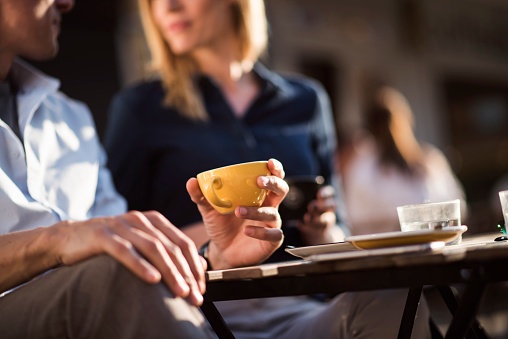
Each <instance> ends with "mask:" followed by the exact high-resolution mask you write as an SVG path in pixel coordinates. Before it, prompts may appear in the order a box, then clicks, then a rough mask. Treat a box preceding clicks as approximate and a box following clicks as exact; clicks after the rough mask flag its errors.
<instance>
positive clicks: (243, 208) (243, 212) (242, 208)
mask: <svg viewBox="0 0 508 339" xmlns="http://www.w3.org/2000/svg"><path fill="white" fill-rule="evenodd" d="M239 212H240V215H241V216H244V215H247V209H246V208H245V207H240V208H239Z"/></svg>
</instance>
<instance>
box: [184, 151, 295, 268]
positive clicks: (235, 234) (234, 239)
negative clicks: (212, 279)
mask: <svg viewBox="0 0 508 339" xmlns="http://www.w3.org/2000/svg"><path fill="white" fill-rule="evenodd" d="M268 169H269V170H270V172H271V173H272V174H273V175H272V176H260V177H258V180H257V184H258V186H259V187H261V188H264V189H267V190H269V192H268V194H267V197H266V199H265V201H264V202H263V205H262V206H261V207H242V206H241V207H237V208H236V210H235V213H234V214H225V215H223V214H220V213H219V212H217V211H216V210H215V209H214V208H213V207H212V206H211V205H210V204H209V203H208V201H207V200H206V198H205V197H204V196H203V194H202V193H201V190H200V189H199V184H198V182H197V180H196V179H195V178H191V179H189V181H188V182H187V191H188V192H189V194H190V196H191V199H192V201H194V202H195V203H196V204H197V206H198V208H199V211H200V212H201V215H202V216H203V221H204V224H205V227H206V231H207V233H208V236H209V237H210V239H211V240H210V247H209V260H210V262H211V265H212V267H213V269H225V268H231V267H241V266H247V265H255V264H258V263H260V262H262V261H263V260H265V259H266V258H268V257H269V256H270V255H271V254H272V253H273V252H274V251H275V250H276V249H277V248H278V247H279V246H280V245H281V243H282V239H283V234H282V231H281V230H280V226H281V220H280V215H279V212H278V210H277V209H278V206H279V204H280V203H281V201H282V200H283V199H284V197H285V196H286V194H287V192H288V185H287V184H286V182H285V181H284V180H282V179H283V178H284V169H283V168H282V164H281V163H280V162H279V161H277V160H275V159H270V160H269V161H268Z"/></svg>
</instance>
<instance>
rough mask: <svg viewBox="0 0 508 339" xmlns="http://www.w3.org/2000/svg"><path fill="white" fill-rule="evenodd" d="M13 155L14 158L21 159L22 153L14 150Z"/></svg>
mask: <svg viewBox="0 0 508 339" xmlns="http://www.w3.org/2000/svg"><path fill="white" fill-rule="evenodd" d="M12 156H13V157H14V159H19V157H20V154H19V152H13V153H12Z"/></svg>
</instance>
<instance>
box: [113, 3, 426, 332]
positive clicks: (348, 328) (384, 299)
mask: <svg viewBox="0 0 508 339" xmlns="http://www.w3.org/2000/svg"><path fill="white" fill-rule="evenodd" d="M139 5H140V10H141V16H142V19H143V24H144V29H145V34H146V38H147V40H148V45H149V47H150V50H151V56H152V61H153V64H152V66H153V69H154V70H155V72H156V75H157V76H159V78H155V79H153V80H151V81H147V82H143V83H141V84H138V85H135V86H132V87H130V88H128V89H126V90H124V91H122V92H120V93H119V94H118V95H117V96H116V97H115V99H114V101H113V103H112V106H111V111H110V120H109V127H108V128H107V132H106V136H105V146H106V149H107V151H108V154H109V159H110V162H109V166H110V168H111V170H112V173H113V176H114V179H115V183H116V184H117V188H118V190H119V192H120V193H122V194H123V195H124V196H125V197H126V198H127V200H128V202H129V207H130V208H139V209H142V210H146V209H156V210H158V211H161V212H162V213H163V214H164V215H165V216H167V217H168V218H169V219H170V220H171V221H172V222H173V223H174V224H175V225H176V226H178V227H180V228H181V229H182V230H183V232H185V233H186V234H187V235H189V236H190V237H191V238H192V239H193V240H194V241H195V242H196V244H198V245H201V244H203V243H204V242H206V241H207V239H208V235H207V234H206V232H205V229H204V227H203V225H202V222H201V217H200V215H199V213H198V210H197V209H196V208H195V206H193V203H192V202H191V200H190V199H184V198H182V196H181V194H182V193H185V182H186V181H187V179H188V178H189V177H190V176H195V175H197V174H198V173H200V172H202V171H204V170H208V169H211V168H216V167H220V166H225V165H230V164H234V163H240V162H248V161H255V160H263V159H267V158H276V159H278V160H280V161H281V162H282V164H283V165H284V170H285V173H286V177H292V176H301V175H313V176H317V175H321V176H323V177H324V178H325V180H326V181H327V183H328V186H326V187H323V188H322V189H321V190H320V191H319V192H318V196H317V197H316V200H315V201H314V202H312V203H311V205H310V209H309V213H307V215H306V216H305V220H304V222H302V223H301V224H299V225H298V226H297V228H294V229H287V228H285V225H284V224H283V226H282V227H283V229H284V232H285V238H286V243H287V244H290V245H295V246H299V245H304V244H308V245H312V244H321V243H326V242H332V241H339V240H342V238H343V235H344V230H343V229H341V228H340V227H339V226H338V225H341V224H342V220H339V222H337V219H336V213H335V208H336V204H337V201H339V202H340V195H339V194H338V193H339V190H335V191H334V189H333V188H332V187H333V186H332V185H333V177H334V175H333V174H334V169H333V154H334V152H335V149H336V147H335V143H336V136H335V133H334V123H333V119H332V114H331V109H330V105H329V101H328V97H327V95H326V94H325V92H324V90H323V88H322V87H321V86H320V85H319V84H318V83H317V82H315V81H313V80H310V79H307V78H304V77H301V76H281V75H279V74H276V73H274V72H272V71H270V70H268V69H267V68H266V67H264V66H263V65H262V64H261V63H260V62H259V61H258V59H259V57H260V55H261V54H262V53H263V51H264V50H265V48H266V42H267V25H266V17H265V12H264V3H263V1H262V0H195V1H183V0H172V1H170V0H151V1H150V0H140V1H139ZM337 195H338V196H339V197H338V198H336V199H335V198H334V196H337ZM339 216H340V217H342V215H341V214H339ZM283 246H284V245H283ZM281 254H283V247H282V248H281V251H279V252H278V253H276V254H275V258H272V260H283V258H282V257H277V255H281ZM406 295H407V292H406V291H402V290H390V291H379V292H365V293H364V292H362V293H345V294H342V295H339V296H337V297H335V298H333V299H331V300H330V301H329V302H321V301H318V300H314V299H311V298H307V297H287V298H265V299H255V300H239V301H229V302H221V303H217V306H218V308H219V310H220V313H221V315H222V316H223V317H224V319H225V320H226V322H227V324H228V325H229V327H230V328H231V329H232V330H233V332H234V334H235V336H236V337H237V338H295V337H298V338H315V337H320V338H332V337H333V338H337V337H352V336H353V333H356V334H355V335H357V334H360V333H363V334H364V335H366V336H369V333H370V336H371V337H375V338H393V337H395V336H396V333H397V332H398V327H399V324H400V318H401V315H402V310H403V307H404V302H405V299H406ZM387 309H389V311H388V312H387V311H386V310H387ZM420 311H421V312H422V313H421V315H420V316H419V317H418V318H417V323H416V324H415V329H414V333H415V336H414V337H422V338H423V337H427V335H428V328H427V326H428V322H427V319H428V317H427V315H426V308H425V306H422V307H421V308H420Z"/></svg>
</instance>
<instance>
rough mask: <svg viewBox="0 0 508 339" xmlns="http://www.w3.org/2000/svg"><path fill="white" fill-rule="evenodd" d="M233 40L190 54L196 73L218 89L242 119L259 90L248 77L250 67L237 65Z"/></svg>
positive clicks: (252, 77)
mask: <svg viewBox="0 0 508 339" xmlns="http://www.w3.org/2000/svg"><path fill="white" fill-rule="evenodd" d="M238 50H239V48H238V44H237V42H236V40H235V39H223V40H222V42H221V43H219V44H216V45H215V46H214V48H206V49H200V50H196V51H194V53H193V54H192V56H193V58H194V60H195V61H196V63H197V65H198V68H199V71H200V72H201V73H203V74H205V75H207V76H209V77H210V78H211V79H213V81H214V82H215V83H216V84H217V85H218V86H219V87H220V88H221V90H222V92H223V94H224V97H225V99H226V100H227V101H228V103H229V105H230V106H231V108H232V110H233V112H234V113H235V115H237V116H239V117H242V116H243V115H244V114H245V113H246V112H247V110H248V108H249V107H250V105H251V104H252V102H253V101H254V99H255V98H256V97H257V95H258V93H259V90H260V87H259V84H258V82H257V80H256V78H255V76H254V75H253V73H252V66H253V65H252V64H250V65H249V64H247V63H245V62H243V63H242V62H241V61H240V59H241V58H240V56H239V54H238V53H235V52H233V51H238Z"/></svg>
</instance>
